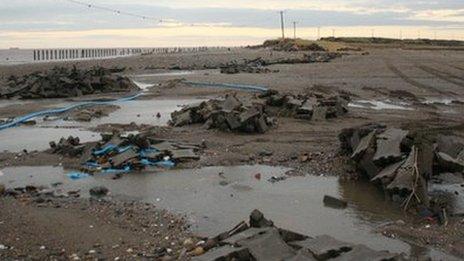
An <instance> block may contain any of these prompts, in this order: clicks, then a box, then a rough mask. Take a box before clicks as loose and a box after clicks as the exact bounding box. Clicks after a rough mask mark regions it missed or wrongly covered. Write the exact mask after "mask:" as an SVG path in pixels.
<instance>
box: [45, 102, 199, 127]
mask: <svg viewBox="0 0 464 261" xmlns="http://www.w3.org/2000/svg"><path fill="white" fill-rule="evenodd" d="M201 101H203V100H201V99H183V100H133V101H127V102H122V103H115V105H118V106H119V107H120V109H118V110H116V111H115V112H112V113H110V115H109V116H106V117H102V118H98V119H93V120H92V121H91V122H75V121H64V120H57V121H49V122H41V123H40V125H41V126H81V127H96V126H98V125H100V124H108V123H111V124H115V123H119V124H130V123H132V122H135V123H137V124H149V125H154V126H166V125H167V124H168V122H169V120H171V113H172V112H174V111H176V110H179V109H180V108H181V107H182V106H183V105H189V104H195V103H198V102H201ZM157 113H160V115H161V117H159V118H158V117H156V114H157Z"/></svg>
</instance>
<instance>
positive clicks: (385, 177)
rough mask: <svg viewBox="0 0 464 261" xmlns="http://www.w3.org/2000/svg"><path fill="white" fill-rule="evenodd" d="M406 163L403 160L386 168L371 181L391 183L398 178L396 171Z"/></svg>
mask: <svg viewBox="0 0 464 261" xmlns="http://www.w3.org/2000/svg"><path fill="white" fill-rule="evenodd" d="M404 163H405V160H402V161H400V162H397V163H393V164H391V165H389V166H387V167H386V168H384V169H383V170H382V171H380V173H379V174H377V176H375V177H374V178H373V179H371V181H372V182H381V183H382V184H388V183H390V182H391V181H392V180H393V179H394V178H395V176H396V171H397V170H398V169H399V168H400V167H401V166H403V164H404Z"/></svg>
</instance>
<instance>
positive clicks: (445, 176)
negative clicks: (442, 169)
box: [433, 172, 464, 184]
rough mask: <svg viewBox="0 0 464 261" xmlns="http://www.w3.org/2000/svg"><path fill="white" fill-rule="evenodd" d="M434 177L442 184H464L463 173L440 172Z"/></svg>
mask: <svg viewBox="0 0 464 261" xmlns="http://www.w3.org/2000/svg"><path fill="white" fill-rule="evenodd" d="M433 179H434V180H435V181H437V182H439V183H440V184H464V177H463V174H462V173H448V172H446V173H440V174H439V175H437V176H434V177H433Z"/></svg>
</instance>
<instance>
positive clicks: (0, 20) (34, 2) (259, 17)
mask: <svg viewBox="0 0 464 261" xmlns="http://www.w3.org/2000/svg"><path fill="white" fill-rule="evenodd" d="M83 2H89V3H92V4H96V5H99V6H103V7H108V8H111V9H117V10H121V11H124V12H130V13H135V14H140V15H145V16H147V19H145V20H144V19H142V18H135V17H131V16H125V15H118V14H116V13H111V12H107V11H103V10H99V9H95V8H88V7H86V6H83V5H78V4H75V3H71V2H70V1H68V0H14V1H12V0H0V48H1V47H3V48H5V47H7V46H12V45H15V46H33V45H36V44H37V43H36V42H37V40H36V39H34V43H33V42H32V41H31V39H30V38H29V37H28V35H27V34H29V33H33V35H35V37H39V38H41V39H42V40H43V41H44V43H48V42H47V41H50V40H51V39H52V38H50V36H49V37H48V38H47V35H46V34H43V32H47V31H48V32H49V31H53V32H57V33H61V34H62V35H63V36H66V37H68V38H71V39H72V37H73V36H72V35H75V37H76V39H75V40H76V43H79V44H85V45H92V39H91V37H89V36H88V32H89V31H95V30H97V31H99V32H104V31H105V30H110V31H111V32H113V35H114V34H115V33H114V32H116V31H115V30H119V32H121V35H119V36H124V34H125V33H127V31H128V30H137V31H138V32H140V31H139V30H140V29H146V30H150V31H151V32H153V30H154V29H157V30H159V32H167V31H163V28H170V29H172V28H173V27H179V28H181V29H179V31H183V32H188V33H187V34H183V35H179V34H176V35H178V37H180V38H182V39H184V40H185V39H189V41H192V40H193V39H194V36H197V37H198V38H199V39H201V38H202V37H205V36H208V37H215V34H217V31H218V30H219V29H221V30H230V31H232V29H233V28H234V29H237V34H236V35H233V34H230V37H231V39H237V37H240V36H242V37H243V40H244V41H245V39H246V37H249V36H251V35H249V34H248V33H247V32H248V31H247V30H245V29H247V28H262V29H263V31H265V32H269V33H270V35H269V37H274V36H276V34H277V35H278V29H279V26H280V24H279V23H280V21H279V16H278V11H279V10H285V11H286V14H285V17H286V22H287V24H288V25H290V22H292V21H297V22H298V27H299V28H301V32H305V33H308V34H309V33H310V30H312V29H314V28H315V27H323V28H326V31H327V32H329V31H331V30H328V28H337V31H339V32H345V33H347V32H352V33H351V34H356V33H367V32H365V30H363V29H361V28H373V29H375V31H376V32H377V34H382V33H384V34H385V36H390V34H392V33H393V31H394V30H395V29H393V28H404V31H405V33H406V34H407V33H408V32H410V34H412V35H410V37H413V36H414V35H416V34H419V35H420V32H419V31H420V30H422V31H423V33H424V34H429V35H430V34H431V33H432V32H434V34H436V32H439V33H440V34H441V37H451V36H453V37H455V38H461V37H464V35H463V30H464V1H463V0H441V1H419V0H418V1H413V0H403V1H395V0H378V1H367V0H325V1H321V0H314V1H311V0H253V1H250V0H233V1H232V0H156V1H151V0H135V1H128V0H113V1H109V0H98V1H96V0H93V1H91V0H89V1H85V0H84V1H83ZM148 17H149V18H148ZM151 18H153V19H151ZM161 19H162V20H164V21H165V22H164V23H158V20H161ZM192 25H194V26H192ZM187 27H190V30H187V29H186V28H187ZM200 27H201V28H200ZM203 27H209V28H211V27H214V29H211V30H210V31H211V33H212V35H208V34H207V35H204V34H205V29H204V28H203ZM344 27H345V28H346V30H343V29H342V28H344ZM197 28H200V29H198V30H197ZM356 28H357V29H356ZM383 28H385V29H383ZM238 29H241V30H238ZM408 30H409V31H408ZM206 31H207V30H206ZM249 31H250V32H251V31H253V30H251V29H250V30H249ZM368 31H369V32H370V31H371V30H368ZM396 31H397V30H396ZM86 32H87V34H86ZM123 32H125V33H123ZM147 32H148V31H147ZM41 33H42V34H41ZM200 33H201V34H200ZM116 34H117V33H116ZM369 34H370V33H369ZM83 35H85V36H83ZM105 35H106V34H105V33H102V34H101V35H99V39H97V41H100V40H101V37H105ZM110 35H111V34H110ZM253 36H254V37H253V39H255V40H257V41H260V40H261V38H263V37H264V38H266V37H265V36H262V37H261V36H257V35H253ZM406 36H408V35H406ZM95 37H97V36H96V35H95ZM106 37H109V36H106ZM163 37H166V39H168V38H169V39H171V40H173V39H172V37H173V36H172V35H169V33H168V32H167V34H166V35H164V36H163ZM57 38H59V37H57ZM217 39H218V40H221V41H223V42H224V41H225V42H224V44H225V45H227V42H226V40H224V37H223V36H221V37H218V38H217ZM107 40H110V38H107ZM139 40H140V39H139ZM145 40H146V41H144V40H140V43H144V44H140V45H145V44H149V43H150V41H152V39H151V40H149V39H148V38H147V39H145ZM158 40H159V41H158V42H162V43H163V44H165V43H166V42H165V41H164V40H162V39H158ZM54 41H55V43H56V45H63V44H67V45H69V43H71V42H72V41H68V42H66V41H65V42H62V41H58V42H57V41H56V39H54ZM118 41H120V42H119V43H120V45H124V44H125V43H124V40H123V39H121V37H119V38H118ZM174 41H175V40H174ZM221 41H218V42H217V43H221ZM234 41H236V40H234ZM128 43H129V42H128ZM215 43H216V42H215ZM234 43H235V42H234ZM172 44H174V43H172ZM179 44H180V45H185V44H184V43H179Z"/></svg>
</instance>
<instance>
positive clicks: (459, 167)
mask: <svg viewBox="0 0 464 261" xmlns="http://www.w3.org/2000/svg"><path fill="white" fill-rule="evenodd" d="M437 161H438V165H439V167H440V169H441V170H442V171H451V172H462V171H464V162H461V161H459V160H457V159H456V158H453V157H452V156H450V155H448V154H446V153H444V152H437Z"/></svg>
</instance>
